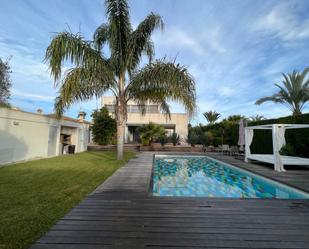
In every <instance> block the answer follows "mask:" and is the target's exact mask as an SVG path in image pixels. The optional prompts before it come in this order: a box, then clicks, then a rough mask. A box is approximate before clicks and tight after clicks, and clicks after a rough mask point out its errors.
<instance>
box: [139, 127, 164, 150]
mask: <svg viewBox="0 0 309 249" xmlns="http://www.w3.org/2000/svg"><path fill="white" fill-rule="evenodd" d="M137 132H138V133H139V134H140V138H141V140H142V144H143V145H150V144H151V143H152V142H154V141H155V140H156V139H158V138H159V137H162V136H164V135H165V134H166V131H165V129H164V127H163V126H162V125H158V124H155V123H149V124H144V125H142V126H140V127H138V128H137Z"/></svg>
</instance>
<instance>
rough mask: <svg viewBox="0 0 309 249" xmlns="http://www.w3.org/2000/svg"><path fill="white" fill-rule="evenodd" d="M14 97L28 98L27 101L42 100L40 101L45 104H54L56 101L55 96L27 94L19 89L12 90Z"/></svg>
mask: <svg viewBox="0 0 309 249" xmlns="http://www.w3.org/2000/svg"><path fill="white" fill-rule="evenodd" d="M12 95H13V96H18V97H23V98H26V99H31V100H40V101H45V102H53V101H54V99H55V96H49V95H41V94H32V93H26V92H21V91H19V90H17V89H12Z"/></svg>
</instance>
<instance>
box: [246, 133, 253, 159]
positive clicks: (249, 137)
mask: <svg viewBox="0 0 309 249" xmlns="http://www.w3.org/2000/svg"><path fill="white" fill-rule="evenodd" d="M252 139H253V130H252V129H251V128H249V127H246V128H245V162H248V161H249V160H248V156H249V155H250V154H251V151H250V145H251V143H252Z"/></svg>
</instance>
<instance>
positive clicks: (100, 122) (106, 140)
mask: <svg viewBox="0 0 309 249" xmlns="http://www.w3.org/2000/svg"><path fill="white" fill-rule="evenodd" d="M91 117H92V118H93V125H92V126H91V131H92V135H93V140H94V141H95V142H96V143H98V144H103V145H106V144H110V143H111V142H112V139H113V138H114V137H115V135H116V120H115V119H113V118H112V117H111V116H110V115H109V113H108V109H107V108H106V107H102V108H101V109H100V110H95V111H94V112H93V113H92V114H91Z"/></svg>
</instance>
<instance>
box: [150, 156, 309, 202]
mask: <svg viewBox="0 0 309 249" xmlns="http://www.w3.org/2000/svg"><path fill="white" fill-rule="evenodd" d="M153 195H154V196H192V197H193V196H196V197H226V198H276V199H309V194H307V193H305V192H302V191H299V190H296V189H294V188H291V187H288V186H286V185H283V184H280V183H277V182H275V181H272V180H269V179H266V178H264V177H261V176H258V175H255V174H252V173H250V172H248V171H245V170H241V169H239V168H237V167H234V166H231V165H227V164H224V163H221V162H219V161H216V160H214V159H211V158H209V157H198V156H156V157H155V160H154V165H153Z"/></svg>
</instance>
